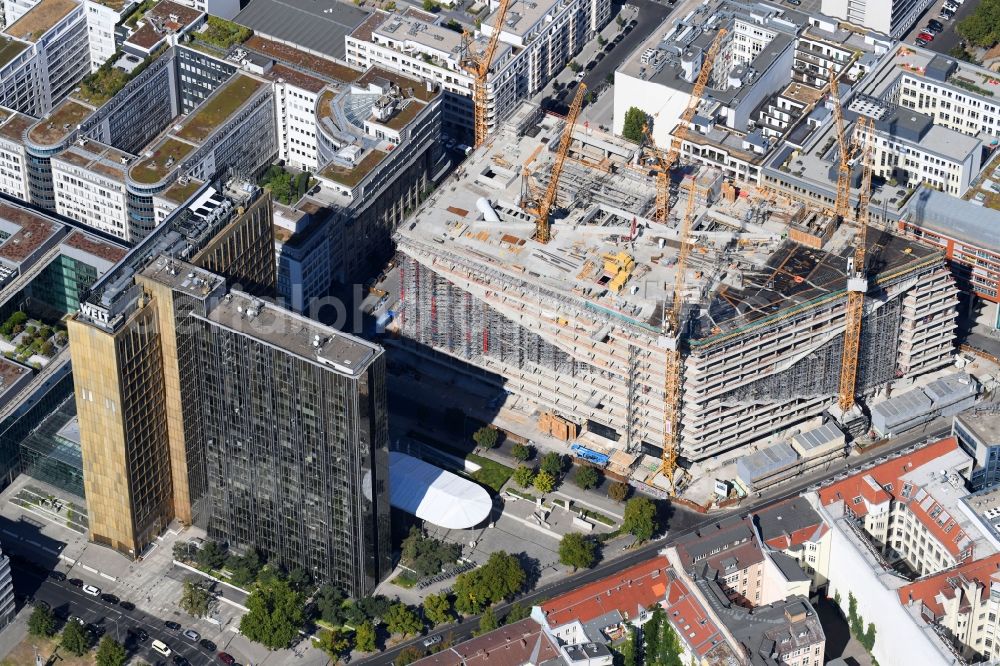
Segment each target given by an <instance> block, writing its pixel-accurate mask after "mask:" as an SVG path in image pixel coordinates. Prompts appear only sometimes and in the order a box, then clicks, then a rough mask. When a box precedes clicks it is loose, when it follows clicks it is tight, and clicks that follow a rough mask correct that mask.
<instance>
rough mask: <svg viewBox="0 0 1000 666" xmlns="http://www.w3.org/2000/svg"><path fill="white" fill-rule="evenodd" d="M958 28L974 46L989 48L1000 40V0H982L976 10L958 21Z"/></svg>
mask: <svg viewBox="0 0 1000 666" xmlns="http://www.w3.org/2000/svg"><path fill="white" fill-rule="evenodd" d="M957 30H958V32H959V34H961V35H962V36H963V37H965V39H966V40H967V41H968V42H969V43H970V44H973V45H974V46H981V47H983V48H986V49H988V48H990V47H992V46H993V45H994V44H996V43H997V42H1000V0H980V2H979V5H978V6H977V7H976V8H975V10H974V11H973V12H972V13H971V14H969V16H967V17H965V18H964V19H962V20H961V21H960V22H959V23H958V26H957Z"/></svg>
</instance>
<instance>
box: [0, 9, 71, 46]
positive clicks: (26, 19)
mask: <svg viewBox="0 0 1000 666" xmlns="http://www.w3.org/2000/svg"><path fill="white" fill-rule="evenodd" d="M80 6H81V5H80V4H79V3H78V2H76V0H42V1H41V2H39V3H38V4H37V5H35V6H34V7H32V8H31V9H29V10H28V12H27V13H26V14H25V15H24V16H22V17H21V18H19V19H18V20H17V21H15V22H14V24H13V25H11V26H8V28H7V29H6V30H5V32H6V33H7V34H8V35H10V36H11V37H16V38H17V39H23V40H24V41H26V42H37V41H38V40H39V39H41V38H42V36H43V35H44V34H45V33H47V32H48V31H49V30H51V29H52V28H53V27H54V26H55V25H56V24H57V23H59V21H61V20H63V19H64V18H66V17H67V16H68V15H69V13H70V12H72V11H73V10H74V9H76V8H77V7H80Z"/></svg>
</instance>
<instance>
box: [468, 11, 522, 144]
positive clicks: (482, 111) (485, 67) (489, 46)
mask: <svg viewBox="0 0 1000 666" xmlns="http://www.w3.org/2000/svg"><path fill="white" fill-rule="evenodd" d="M510 4H511V0H500V7H499V8H498V9H497V13H496V20H495V21H494V22H493V34H492V35H491V36H490V39H489V41H488V42H487V43H486V48H485V49H483V52H482V53H480V54H476V53H475V52H473V50H472V38H471V35H469V33H468V32H467V31H466V32H464V33H462V37H463V42H464V46H465V57H464V58H463V59H462V67H463V68H464V69H465V70H466V71H467V72H469V73H470V74H472V105H473V107H474V114H475V125H474V131H475V144H474V145H475V147H476V148H478V147H480V146H481V145H483V143H485V141H486V134H487V131H488V127H489V123H488V122H487V120H486V114H487V106H488V104H487V90H486V79H487V77H488V76H489V73H490V65H491V64H493V56H495V55H496V52H497V45H498V44H499V43H500V32H501V31H502V30H503V22H504V20H505V19H506V18H507V10H508V9H510Z"/></svg>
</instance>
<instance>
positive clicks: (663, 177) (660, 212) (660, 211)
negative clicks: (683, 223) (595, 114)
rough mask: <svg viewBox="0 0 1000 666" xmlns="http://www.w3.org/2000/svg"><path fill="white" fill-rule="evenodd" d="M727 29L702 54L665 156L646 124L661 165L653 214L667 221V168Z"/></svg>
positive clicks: (681, 141) (677, 152) (674, 159)
mask: <svg viewBox="0 0 1000 666" xmlns="http://www.w3.org/2000/svg"><path fill="white" fill-rule="evenodd" d="M727 32H728V31H727V30H726V29H725V28H720V29H719V32H717V33H716V35H715V39H714V40H712V45H711V46H710V47H709V48H708V53H707V54H706V55H705V59H704V61H703V62H702V65H701V71H700V72H698V78H697V79H696V80H695V83H694V89H693V90H692V91H691V97H690V98H689V99H688V105H687V108H686V109H684V113H682V114H681V117H680V121H679V122H678V123H677V129H675V130H674V135H673V141H672V142H671V145H670V151H669V152H667V153H666V155H664V154H663V151H661V150H659V149H658V148H657V147H656V143H655V142H654V141H653V137H652V135H650V134H649V131H650V130H649V126H648V125H647V126H646V133H647V136H648V137H649V145H650V147H651V148H652V149H653V150H654V152H655V154H656V159H657V161H658V162H659V165H660V170H659V172H658V173H657V174H656V215H655V217H656V219H657V220H659V221H661V222H665V221H666V220H667V213H669V212H670V170H671V169H673V168H674V166H675V165H676V164H677V160H678V159H680V156H681V149H682V148H683V147H684V139H685V138H687V132H688V125H690V124H691V120H692V119H693V118H694V114H695V113H696V112H697V111H698V105H699V104H700V103H701V96H702V95H704V94H705V86H707V85H708V77H709V75H710V74H711V73H712V67H713V66H714V65H715V58H716V56H718V54H719V48H720V47H721V46H722V38H723V37H725V36H726V33H727ZM682 242H683V241H682Z"/></svg>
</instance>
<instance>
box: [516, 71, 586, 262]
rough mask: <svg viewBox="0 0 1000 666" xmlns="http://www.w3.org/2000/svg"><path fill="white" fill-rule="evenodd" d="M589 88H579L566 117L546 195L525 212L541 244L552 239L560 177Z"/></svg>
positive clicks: (526, 208) (528, 189) (529, 206)
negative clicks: (551, 224) (532, 218)
mask: <svg viewBox="0 0 1000 666" xmlns="http://www.w3.org/2000/svg"><path fill="white" fill-rule="evenodd" d="M586 90H587V86H585V85H583V84H582V83H581V84H580V85H579V86H577V89H576V95H575V96H574V97H573V103H572V104H570V107H569V113H568V114H567V115H566V127H565V128H564V129H563V134H562V138H561V139H560V140H559V149H558V150H557V151H556V159H555V164H553V165H552V172H551V174H550V175H549V184H548V187H546V188H545V194H543V195H542V197H541V199H540V200H539V201H538V202H537V205H532V203H533V202H531V203H529V204H528V205H527V206H525V210H526V211H527V212H528V213H530V214H532V215H534V216H535V240H537V241H538V242H539V243H548V242H549V239H550V238H551V233H550V230H549V213H551V212H552V206H554V205H555V202H556V194H558V192H559V176H560V175H561V174H562V170H563V166H564V165H565V164H566V156H567V155H569V148H570V145H572V143H573V129H574V128H575V127H576V119H577V118H578V117H579V116H580V109H581V108H583V96H584V93H585V92H586ZM523 177H524V178H525V179H527V178H528V171H527V169H525V171H524V173H523ZM525 189H526V192H529V193H530V192H531V187H530V185H528V186H526V188H525Z"/></svg>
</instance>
